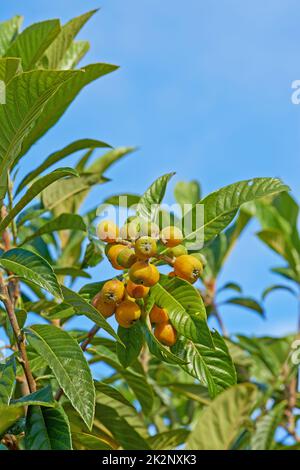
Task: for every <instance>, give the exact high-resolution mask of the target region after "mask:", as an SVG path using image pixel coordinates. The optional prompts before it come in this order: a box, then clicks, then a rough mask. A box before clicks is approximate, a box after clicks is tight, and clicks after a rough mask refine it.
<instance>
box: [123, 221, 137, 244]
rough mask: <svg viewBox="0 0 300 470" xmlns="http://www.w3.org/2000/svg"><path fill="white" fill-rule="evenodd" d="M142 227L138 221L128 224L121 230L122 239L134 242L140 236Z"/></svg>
mask: <svg viewBox="0 0 300 470" xmlns="http://www.w3.org/2000/svg"><path fill="white" fill-rule="evenodd" d="M139 231H140V227H139V222H138V221H137V220H132V221H131V222H127V223H126V224H125V225H123V227H122V228H121V230H120V237H121V239H122V240H130V241H134V240H137V238H138V237H139V236H140V233H139Z"/></svg>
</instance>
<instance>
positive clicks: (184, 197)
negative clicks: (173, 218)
mask: <svg viewBox="0 0 300 470" xmlns="http://www.w3.org/2000/svg"><path fill="white" fill-rule="evenodd" d="M174 196H175V199H176V201H177V202H178V204H180V205H182V206H183V205H184V204H193V205H194V204H196V203H197V202H198V201H199V200H200V198H201V190H200V186H199V183H198V181H188V182H187V181H178V183H177V184H176V186H175V189H174Z"/></svg>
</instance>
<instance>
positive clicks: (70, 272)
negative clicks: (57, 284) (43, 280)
mask: <svg viewBox="0 0 300 470" xmlns="http://www.w3.org/2000/svg"><path fill="white" fill-rule="evenodd" d="M54 272H55V274H56V275H57V276H70V277H72V278H73V279H76V278H77V277H84V278H85V279H90V278H91V275H90V274H88V273H86V272H85V271H83V270H82V269H78V268H73V267H71V268H70V267H64V268H60V267H59V266H57V267H54Z"/></svg>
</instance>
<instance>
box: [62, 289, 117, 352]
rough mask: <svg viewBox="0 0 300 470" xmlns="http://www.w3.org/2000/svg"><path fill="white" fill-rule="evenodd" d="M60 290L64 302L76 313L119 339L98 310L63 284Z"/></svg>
mask: <svg viewBox="0 0 300 470" xmlns="http://www.w3.org/2000/svg"><path fill="white" fill-rule="evenodd" d="M62 292H63V296H64V299H65V302H66V304H68V305H71V306H72V307H73V308H74V310H75V313H76V314H77V315H85V316H86V317H88V318H89V319H90V320H92V321H93V322H94V323H96V325H98V326H100V328H103V330H105V331H106V332H107V333H108V334H110V335H111V336H112V337H114V338H115V339H116V340H117V341H121V340H120V338H119V337H118V335H117V334H116V333H115V331H114V329H113V328H112V327H111V326H110V324H109V323H108V322H107V321H106V320H105V318H104V317H103V315H101V313H100V312H98V310H96V309H95V308H94V307H93V306H92V305H91V304H89V303H88V302H86V301H85V300H84V299H83V298H82V297H81V296H80V295H79V294H77V293H76V292H73V291H72V290H71V289H68V288H67V287H65V286H62ZM121 343H122V341H121Z"/></svg>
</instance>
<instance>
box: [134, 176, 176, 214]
mask: <svg viewBox="0 0 300 470" xmlns="http://www.w3.org/2000/svg"><path fill="white" fill-rule="evenodd" d="M174 174H175V173H167V174H166V175H163V176H160V177H159V178H157V180H155V181H154V183H153V184H152V185H151V186H150V187H149V188H148V189H147V191H146V192H145V193H144V194H143V196H142V197H141V198H140V201H139V203H138V205H137V209H136V213H137V215H138V216H140V217H141V218H142V219H145V220H149V221H150V220H152V221H153V220H155V219H156V217H157V214H158V210H159V205H160V203H161V202H162V200H163V198H164V195H165V192H166V188H167V184H168V182H169V180H170V179H171V178H172V176H174Z"/></svg>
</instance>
